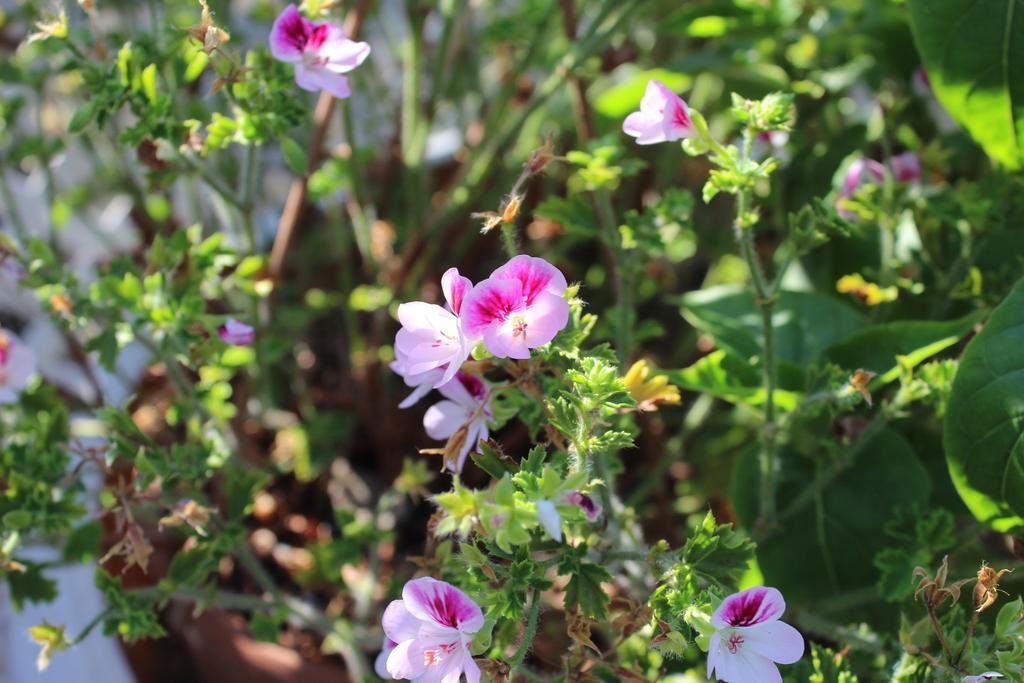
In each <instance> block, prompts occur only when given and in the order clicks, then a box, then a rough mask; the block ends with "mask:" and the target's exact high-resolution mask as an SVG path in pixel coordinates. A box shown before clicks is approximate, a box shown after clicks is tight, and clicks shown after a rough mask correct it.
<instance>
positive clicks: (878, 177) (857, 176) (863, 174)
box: [836, 159, 885, 219]
mask: <svg viewBox="0 0 1024 683" xmlns="http://www.w3.org/2000/svg"><path fill="white" fill-rule="evenodd" d="M883 182H885V166H883V165H882V164H881V162H878V161H875V160H874V159H857V160H856V161H854V162H853V163H852V164H850V168H849V169H847V171H846V178H845V179H844V180H843V186H842V188H841V189H840V190H839V197H838V200H837V204H836V211H837V212H838V213H839V215H840V216H842V217H843V218H846V219H852V218H856V217H857V214H856V213H855V212H853V211H850V210H849V209H846V208H845V207H844V204H845V200H847V199H849V198H850V197H852V196H853V194H854V193H855V192H856V191H857V190H858V189H860V188H861V187H862V186H864V185H867V184H874V185H881V184H882V183H883Z"/></svg>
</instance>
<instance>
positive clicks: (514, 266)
mask: <svg viewBox="0 0 1024 683" xmlns="http://www.w3.org/2000/svg"><path fill="white" fill-rule="evenodd" d="M491 278H492V279H495V280H519V282H521V283H522V296H523V297H525V299H526V304H527V305H530V304H532V303H533V302H534V300H535V299H536V298H537V297H538V296H539V295H540V293H541V292H550V293H551V294H555V295H557V296H561V295H562V294H564V293H565V290H566V289H567V287H568V284H567V283H566V281H565V276H564V275H562V271H560V270H559V269H558V268H555V267H554V266H553V265H551V264H550V263H548V262H547V261H545V260H544V259H542V258H540V257H539V256H527V255H525V254H520V255H519V256H515V257H513V258H511V259H509V261H508V263H506V264H505V265H503V266H502V267H500V268H498V269H497V270H495V271H494V272H493V273H491Z"/></svg>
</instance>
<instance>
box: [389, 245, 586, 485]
mask: <svg viewBox="0 0 1024 683" xmlns="http://www.w3.org/2000/svg"><path fill="white" fill-rule="evenodd" d="M566 289H567V283H566V280H565V276H564V275H562V273H561V271H559V270H558V269H557V268H555V267H554V266H553V265H551V264H550V263H548V262H547V261H545V260H544V259H542V258H537V257H532V256H525V255H524V256H516V257H514V258H512V259H511V260H509V261H508V262H507V263H506V264H505V265H503V266H501V267H500V268H498V269H497V270H495V271H494V272H493V273H491V275H490V277H488V278H487V279H485V280H483V281H481V282H479V283H477V284H476V285H474V284H473V283H472V281H470V280H469V278H466V277H463V276H462V275H461V274H460V273H459V271H458V270H457V269H456V268H449V269H448V270H447V271H446V272H445V273H444V275H443V276H442V277H441V290H442V291H443V292H444V298H445V302H446V304H447V305H446V306H439V305H437V304H430V303H426V302H423V301H413V302H409V303H404V304H402V305H400V306H399V307H398V321H399V322H400V323H401V325H402V327H401V329H399V330H398V334H397V335H396V336H395V360H394V362H392V364H391V369H392V370H394V371H395V372H396V373H397V374H399V375H400V376H401V377H402V379H403V380H404V381H405V383H406V384H407V385H408V386H409V387H411V388H412V389H413V391H412V393H411V394H410V395H409V396H408V397H406V398H405V399H404V400H403V401H402V402H401V403H400V404H399V406H400V407H402V408H407V407H409V406H411V405H413V404H414V403H416V402H417V401H419V400H420V399H421V398H423V396H425V395H426V394H427V393H428V392H429V391H430V390H431V389H438V390H439V391H440V392H441V393H442V394H443V395H444V397H445V399H446V400H444V401H441V402H440V403H437V404H435V405H433V406H431V408H430V409H429V410H427V413H426V415H425V416H424V427H425V428H426V430H427V434H428V435H430V437H431V438H434V439H458V440H459V441H461V443H459V444H455V446H457V451H458V457H457V459H455V460H454V461H452V460H448V461H446V463H445V465H446V467H448V468H449V469H450V470H451V471H452V472H460V471H461V470H462V466H463V464H464V463H465V460H466V456H467V455H468V454H469V453H471V452H472V451H473V449H475V448H476V447H477V444H479V442H480V440H481V439H486V438H487V436H488V428H487V423H488V421H490V420H491V419H493V414H492V412H491V407H490V387H489V386H488V385H487V383H486V382H485V381H484V380H483V379H481V378H479V377H477V376H475V375H473V374H470V373H467V372H463V371H461V369H462V367H463V363H465V361H466V359H467V358H469V353H470V350H471V349H472V347H473V346H474V345H475V344H476V343H478V342H482V343H483V345H484V347H485V348H486V349H487V351H488V352H490V353H491V355H493V356H495V357H497V358H516V359H526V358H529V357H530V350H531V349H535V348H537V347H539V346H543V345H544V344H547V343H548V342H550V341H551V340H552V339H554V337H555V335H556V334H558V333H559V332H560V331H561V330H562V329H563V328H564V327H565V326H566V324H567V323H568V322H569V302H568V301H566V300H565V296H564V295H565V291H566ZM463 430H464V431H463Z"/></svg>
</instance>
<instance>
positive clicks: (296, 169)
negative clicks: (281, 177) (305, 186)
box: [281, 137, 309, 176]
mask: <svg viewBox="0 0 1024 683" xmlns="http://www.w3.org/2000/svg"><path fill="white" fill-rule="evenodd" d="M281 151H282V152H283V153H284V160H285V162H286V163H287V164H288V168H290V169H292V172H293V173H294V174H295V175H301V176H305V175H309V161H308V160H307V159H306V152H305V150H303V149H302V147H300V146H299V143H297V142H295V140H292V139H291V138H288V137H284V138H281Z"/></svg>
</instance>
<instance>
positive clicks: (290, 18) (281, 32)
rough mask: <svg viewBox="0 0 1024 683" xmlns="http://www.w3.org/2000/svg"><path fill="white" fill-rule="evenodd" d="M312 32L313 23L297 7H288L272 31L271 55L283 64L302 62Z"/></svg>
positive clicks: (275, 21) (275, 22) (279, 16)
mask: <svg viewBox="0 0 1024 683" xmlns="http://www.w3.org/2000/svg"><path fill="white" fill-rule="evenodd" d="M311 32H312V22H310V21H309V20H307V19H306V18H305V17H303V16H302V15H301V14H300V13H299V10H298V9H297V8H296V7H295V5H288V6H287V7H285V8H284V11H283V12H281V14H280V15H278V17H277V19H275V20H274V25H273V27H271V29H270V53H271V54H272V55H273V56H274V59H279V60H281V61H282V62H289V63H297V62H301V61H302V53H303V51H304V50H305V49H306V42H307V41H308V40H309V35H310V33H311Z"/></svg>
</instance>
